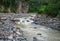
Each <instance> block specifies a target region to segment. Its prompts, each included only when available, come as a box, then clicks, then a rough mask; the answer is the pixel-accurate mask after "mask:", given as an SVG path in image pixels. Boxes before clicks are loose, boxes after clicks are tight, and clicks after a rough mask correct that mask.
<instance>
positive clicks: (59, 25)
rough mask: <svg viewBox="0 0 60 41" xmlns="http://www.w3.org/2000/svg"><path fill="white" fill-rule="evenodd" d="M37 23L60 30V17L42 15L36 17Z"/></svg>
mask: <svg viewBox="0 0 60 41" xmlns="http://www.w3.org/2000/svg"><path fill="white" fill-rule="evenodd" d="M34 21H35V22H34V23H35V24H39V25H44V26H47V27H51V28H53V29H57V30H60V20H59V19H58V18H46V17H40V18H35V19H34Z"/></svg>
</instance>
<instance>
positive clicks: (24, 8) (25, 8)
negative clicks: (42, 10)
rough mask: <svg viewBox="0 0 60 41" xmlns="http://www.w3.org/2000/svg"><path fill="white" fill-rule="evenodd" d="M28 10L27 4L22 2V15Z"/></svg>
mask: <svg viewBox="0 0 60 41" xmlns="http://www.w3.org/2000/svg"><path fill="white" fill-rule="evenodd" d="M28 10H29V4H28V3H27V2H24V3H23V5H22V13H27V12H28Z"/></svg>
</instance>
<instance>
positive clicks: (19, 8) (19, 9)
mask: <svg viewBox="0 0 60 41" xmlns="http://www.w3.org/2000/svg"><path fill="white" fill-rule="evenodd" d="M17 12H18V13H22V2H21V1H20V2H19V4H18V10H17Z"/></svg>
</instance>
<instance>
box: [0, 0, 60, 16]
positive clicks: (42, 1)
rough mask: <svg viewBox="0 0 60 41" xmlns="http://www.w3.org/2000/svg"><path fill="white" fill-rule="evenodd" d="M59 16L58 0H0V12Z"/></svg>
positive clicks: (59, 0) (59, 5)
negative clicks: (40, 13)
mask: <svg viewBox="0 0 60 41" xmlns="http://www.w3.org/2000/svg"><path fill="white" fill-rule="evenodd" d="M37 12H42V13H44V14H47V15H48V16H49V15H50V16H53V17H56V16H60V0H0V13H37Z"/></svg>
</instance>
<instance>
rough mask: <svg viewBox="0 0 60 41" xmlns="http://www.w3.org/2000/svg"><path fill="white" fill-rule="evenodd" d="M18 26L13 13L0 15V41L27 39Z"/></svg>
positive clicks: (23, 40)
mask: <svg viewBox="0 0 60 41" xmlns="http://www.w3.org/2000/svg"><path fill="white" fill-rule="evenodd" d="M23 35H24V34H23V32H22V30H21V29H20V28H18V27H16V23H15V20H13V15H11V14H10V15H1V16H0V41H27V39H26V38H25V37H24V36H23Z"/></svg>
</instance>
